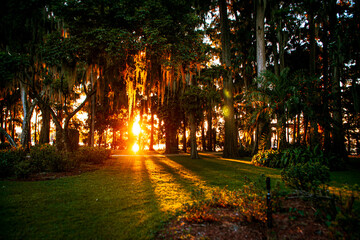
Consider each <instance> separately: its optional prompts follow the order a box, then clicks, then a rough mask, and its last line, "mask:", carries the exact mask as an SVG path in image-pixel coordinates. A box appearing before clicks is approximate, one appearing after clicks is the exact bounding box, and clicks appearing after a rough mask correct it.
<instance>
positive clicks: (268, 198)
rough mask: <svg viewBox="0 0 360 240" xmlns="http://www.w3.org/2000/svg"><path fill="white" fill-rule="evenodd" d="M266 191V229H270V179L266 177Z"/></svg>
mask: <svg viewBox="0 0 360 240" xmlns="http://www.w3.org/2000/svg"><path fill="white" fill-rule="evenodd" d="M266 189H267V191H268V192H267V195H266V204H267V211H266V216H267V226H268V228H272V215H271V212H272V211H271V198H270V178H269V177H266Z"/></svg>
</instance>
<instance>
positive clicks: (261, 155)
mask: <svg viewBox="0 0 360 240" xmlns="http://www.w3.org/2000/svg"><path fill="white" fill-rule="evenodd" d="M251 163H252V164H254V165H255V166H263V167H272V168H281V167H283V165H282V164H281V152H280V151H279V150H274V149H269V150H265V151H260V152H258V153H257V154H255V155H254V156H253V158H252V160H251Z"/></svg>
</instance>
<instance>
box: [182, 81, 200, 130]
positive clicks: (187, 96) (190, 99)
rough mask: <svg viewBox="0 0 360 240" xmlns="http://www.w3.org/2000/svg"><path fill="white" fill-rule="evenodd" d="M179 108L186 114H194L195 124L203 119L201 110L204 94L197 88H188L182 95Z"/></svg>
mask: <svg viewBox="0 0 360 240" xmlns="http://www.w3.org/2000/svg"><path fill="white" fill-rule="evenodd" d="M180 101H181V106H182V108H183V109H184V111H185V113H186V114H194V116H195V120H196V123H197V124H198V123H200V121H201V120H202V119H203V117H204V116H203V109H204V105H205V103H206V92H205V91H203V90H202V89H201V88H200V87H198V86H188V88H187V89H186V91H185V92H184V93H183V94H182V96H181V98H180Z"/></svg>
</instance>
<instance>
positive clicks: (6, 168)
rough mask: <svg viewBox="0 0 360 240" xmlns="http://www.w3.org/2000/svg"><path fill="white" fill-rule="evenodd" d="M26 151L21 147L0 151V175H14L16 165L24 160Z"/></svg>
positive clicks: (2, 176) (3, 176)
mask: <svg viewBox="0 0 360 240" xmlns="http://www.w3.org/2000/svg"><path fill="white" fill-rule="evenodd" d="M25 158H26V153H25V151H24V150H23V149H21V148H11V149H8V150H1V151H0V177H1V178H5V177H11V176H14V175H15V169H16V167H15V166H16V165H17V164H19V163H20V162H22V161H24V160H25Z"/></svg>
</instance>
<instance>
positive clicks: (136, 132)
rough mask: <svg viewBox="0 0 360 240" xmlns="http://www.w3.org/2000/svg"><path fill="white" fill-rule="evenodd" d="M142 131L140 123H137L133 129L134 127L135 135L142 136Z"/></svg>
mask: <svg viewBox="0 0 360 240" xmlns="http://www.w3.org/2000/svg"><path fill="white" fill-rule="evenodd" d="M140 131H141V127H140V124H139V122H135V123H134V125H133V127H132V132H133V134H134V135H136V136H138V135H139V134H140Z"/></svg>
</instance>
